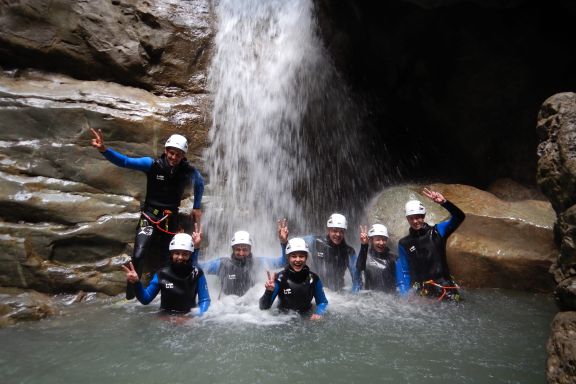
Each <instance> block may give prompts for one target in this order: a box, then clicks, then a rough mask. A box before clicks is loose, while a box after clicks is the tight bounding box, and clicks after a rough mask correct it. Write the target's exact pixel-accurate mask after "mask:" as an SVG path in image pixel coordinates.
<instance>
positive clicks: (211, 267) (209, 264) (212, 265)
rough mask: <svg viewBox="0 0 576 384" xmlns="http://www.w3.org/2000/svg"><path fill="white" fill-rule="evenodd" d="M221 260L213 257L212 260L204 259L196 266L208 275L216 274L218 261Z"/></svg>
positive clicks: (218, 266)
mask: <svg viewBox="0 0 576 384" xmlns="http://www.w3.org/2000/svg"><path fill="white" fill-rule="evenodd" d="M221 260H222V259H220V258H218V259H214V260H209V261H206V262H204V263H200V264H199V265H198V266H199V267H200V268H202V270H203V271H204V273H206V274H208V275H217V274H218V269H220V261H221Z"/></svg>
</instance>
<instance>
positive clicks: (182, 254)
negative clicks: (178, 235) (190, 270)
mask: <svg viewBox="0 0 576 384" xmlns="http://www.w3.org/2000/svg"><path fill="white" fill-rule="evenodd" d="M170 254H171V256H172V262H173V263H176V264H184V263H187V262H188V260H190V256H191V255H192V252H190V251H184V250H181V249H175V250H173V251H170Z"/></svg>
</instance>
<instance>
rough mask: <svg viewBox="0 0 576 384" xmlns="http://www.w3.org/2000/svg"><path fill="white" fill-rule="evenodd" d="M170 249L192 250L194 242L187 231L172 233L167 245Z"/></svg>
mask: <svg viewBox="0 0 576 384" xmlns="http://www.w3.org/2000/svg"><path fill="white" fill-rule="evenodd" d="M168 249H169V250H170V251H176V250H178V251H190V252H194V242H193V241H192V236H190V235H189V234H187V233H177V234H175V235H174V237H173V238H172V240H171V241H170V246H169V247H168Z"/></svg>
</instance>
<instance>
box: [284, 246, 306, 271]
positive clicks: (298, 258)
mask: <svg viewBox="0 0 576 384" xmlns="http://www.w3.org/2000/svg"><path fill="white" fill-rule="evenodd" d="M307 258H308V254H307V253H306V252H300V251H297V252H292V253H291V254H289V255H288V264H290V268H292V270H293V271H296V272H300V271H301V270H302V268H304V266H305V265H306V259H307Z"/></svg>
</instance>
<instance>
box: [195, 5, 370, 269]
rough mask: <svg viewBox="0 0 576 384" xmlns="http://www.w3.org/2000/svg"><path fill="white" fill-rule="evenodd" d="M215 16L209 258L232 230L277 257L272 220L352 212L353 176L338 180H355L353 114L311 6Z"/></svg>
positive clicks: (302, 224)
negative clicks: (249, 236) (351, 168)
mask: <svg viewBox="0 0 576 384" xmlns="http://www.w3.org/2000/svg"><path fill="white" fill-rule="evenodd" d="M215 10H216V14H217V20H218V25H217V28H216V29H217V31H218V33H217V35H216V38H215V47H216V49H215V54H214V58H213V63H212V66H211V69H210V78H209V82H210V87H211V89H212V91H213V94H214V106H213V123H212V128H211V131H210V145H209V147H208V149H207V151H206V153H205V161H206V164H207V167H208V173H209V180H210V184H209V189H210V191H211V193H212V195H213V196H214V199H213V203H212V205H211V206H210V209H207V210H206V215H205V218H204V219H203V222H204V223H206V224H205V225H204V232H205V233H206V234H207V236H208V238H209V246H208V252H207V254H208V257H214V256H220V255H222V254H224V253H227V252H228V250H229V246H228V244H229V239H230V237H231V236H232V233H233V232H234V231H236V230H240V229H243V230H248V231H249V232H250V233H252V234H253V237H255V238H256V245H255V248H256V251H257V252H258V251H260V252H264V253H269V252H273V253H276V252H277V251H278V246H277V240H276V237H275V222H276V220H277V219H279V218H281V217H288V218H289V219H290V221H291V228H292V229H298V230H300V231H302V230H310V229H313V226H314V225H315V224H317V223H318V222H322V221H325V220H326V216H327V213H328V212H329V211H331V210H334V211H339V210H340V211H341V210H346V209H349V208H350V204H345V203H344V202H345V201H346V200H347V198H346V196H349V194H350V193H353V191H354V189H355V188H356V187H355V185H354V178H353V177H352V178H350V179H349V180H348V181H346V182H344V181H343V180H344V175H350V174H355V175H358V174H359V172H357V171H354V172H351V171H349V170H348V169H347V168H346V167H349V166H350V165H349V164H351V163H352V162H351V159H352V158H353V156H352V154H353V153H357V152H358V151H357V148H355V146H354V137H353V135H352V136H350V132H351V131H353V130H352V129H350V125H351V123H352V122H353V120H354V116H355V113H354V112H352V111H353V107H352V105H351V104H350V102H349V100H348V99H347V98H346V97H345V93H344V92H343V91H342V89H341V87H340V85H339V81H338V79H337V76H336V72H335V71H334V70H333V69H332V66H331V63H330V62H329V61H328V60H327V59H326V55H325V54H324V50H323V47H322V44H321V41H320V39H319V37H318V34H317V28H316V23H315V19H314V16H313V3H312V1H311V0H292V1H281V0H248V1H236V0H220V1H219V2H218V3H217V4H216V7H215ZM342 190H346V193H342ZM322 202H329V204H323V203H322ZM312 212H314V213H312ZM345 213H349V212H345ZM293 233H294V231H293Z"/></svg>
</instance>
